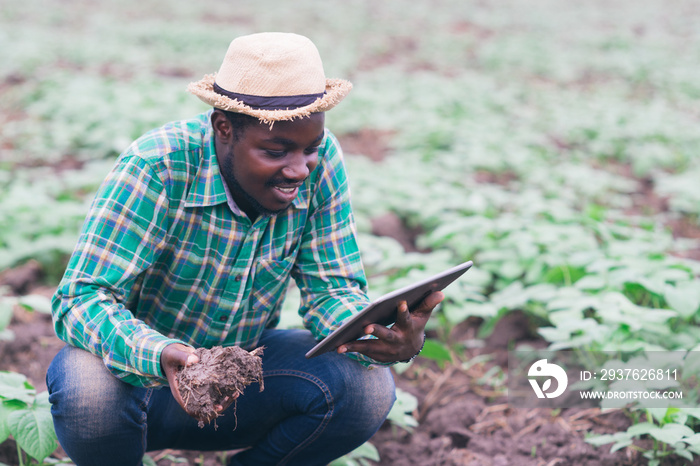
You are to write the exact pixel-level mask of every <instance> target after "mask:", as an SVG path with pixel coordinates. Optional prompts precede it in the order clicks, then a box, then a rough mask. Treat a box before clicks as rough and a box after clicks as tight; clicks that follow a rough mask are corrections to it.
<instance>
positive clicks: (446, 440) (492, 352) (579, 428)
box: [0, 131, 700, 466]
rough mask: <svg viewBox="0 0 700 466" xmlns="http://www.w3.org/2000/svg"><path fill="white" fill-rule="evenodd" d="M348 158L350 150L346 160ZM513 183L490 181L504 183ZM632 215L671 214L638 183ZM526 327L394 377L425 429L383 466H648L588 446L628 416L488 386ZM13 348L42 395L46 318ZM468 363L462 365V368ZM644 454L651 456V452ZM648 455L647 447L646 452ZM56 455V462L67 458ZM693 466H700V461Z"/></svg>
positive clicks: (393, 229)
mask: <svg viewBox="0 0 700 466" xmlns="http://www.w3.org/2000/svg"><path fill="white" fill-rule="evenodd" d="M387 140H388V135H387V134H385V133H374V132H371V131H363V132H359V133H356V134H352V135H346V136H345V137H344V138H343V141H341V142H342V144H344V146H345V147H346V151H347V152H348V153H353V147H354V148H357V149H358V152H359V148H360V147H363V148H364V150H363V152H364V153H368V151H369V153H370V155H371V157H372V159H373V160H375V161H380V160H381V159H382V158H384V157H385V156H386V155H387V153H388V152H389V148H388V146H387ZM348 149H349V150H348ZM508 181H509V180H507V179H505V180H484V182H505V183H507V182H508ZM639 183H640V189H639V192H638V193H637V194H636V197H635V203H634V205H635V209H640V210H641V209H642V208H644V209H647V210H649V209H651V210H652V211H653V212H654V213H656V212H659V211H666V210H667V205H666V202H665V200H664V199H660V198H658V196H656V195H655V194H654V192H653V189H651V187H650V186H649V184H648V182H646V181H645V180H639ZM372 226H373V230H374V233H375V234H377V235H381V236H390V237H393V238H396V239H397V240H398V241H399V242H400V243H401V244H402V245H403V246H404V248H405V249H406V250H408V251H411V250H412V251H415V250H416V249H415V242H414V240H415V237H416V234H417V233H418V232H416V231H411V230H409V229H407V228H405V226H404V225H403V224H402V223H401V220H400V219H398V218H397V217H395V216H394V215H392V214H387V215H386V216H384V217H381V218H377V219H373V222H372ZM667 227H668V228H669V229H671V231H673V233H674V235H675V236H679V237H686V238H700V228H699V227H697V226H696V225H694V224H691V223H690V222H688V221H684V220H682V219H681V220H674V221H669V223H668V225H667ZM699 254H700V249H695V250H689V251H685V252H683V253H682V254H679V255H683V256H686V257H689V258H694V259H697V258H698V257H700V255H699ZM2 285H4V286H7V287H9V288H10V289H11V290H12V291H13V292H14V293H15V294H18V295H20V294H28V293H40V294H44V295H46V296H51V294H52V293H53V284H48V285H47V284H42V271H41V269H40V267H39V265H38V263H36V262H29V263H27V264H24V265H22V266H19V267H17V268H14V269H11V270H6V271H3V272H1V273H0V286H2ZM524 318H525V317H524V316H523V315H522V314H519V313H517V312H516V313H513V314H511V315H509V316H506V318H504V319H502V320H501V321H500V322H499V324H498V325H497V327H496V329H495V330H494V332H493V333H492V335H491V337H489V338H488V339H487V340H486V341H485V342H484V346H483V347H481V348H478V349H477V350H470V352H469V354H465V355H464V356H465V357H466V358H467V359H469V358H473V357H476V356H479V355H489V362H488V363H486V364H475V365H473V366H471V367H469V368H466V369H465V368H464V367H462V366H461V365H459V364H452V365H447V366H446V367H444V368H438V367H437V366H436V365H435V363H433V362H431V361H427V360H424V359H421V358H418V359H417V360H416V362H415V363H414V365H413V366H412V367H411V368H410V369H409V370H407V371H406V372H404V373H402V374H395V378H396V383H397V386H398V387H400V388H401V389H403V390H405V391H407V392H409V393H412V394H413V395H415V396H416V397H417V399H418V401H419V404H418V408H417V410H416V412H415V413H414V415H415V416H416V418H417V419H418V420H419V425H418V427H416V428H415V429H413V430H412V431H411V432H408V431H405V430H403V429H401V428H397V427H396V426H392V425H390V424H388V423H387V424H385V426H383V427H382V428H381V429H380V431H379V432H377V434H376V435H375V436H374V437H373V438H372V439H371V442H372V443H373V444H374V445H375V446H376V447H377V449H378V450H379V452H380V455H381V458H382V460H381V464H382V465H397V466H403V465H406V466H408V465H421V466H426V465H485V466H488V465H494V466H496V465H511V464H518V465H523V466H529V465H533V466H554V465H637V464H647V462H646V460H645V459H644V458H643V457H642V456H641V454H640V453H639V452H638V451H637V450H635V449H631V448H626V449H622V450H619V451H617V452H615V453H609V447H602V448H594V447H593V446H591V445H589V444H587V443H586V442H585V441H584V438H585V436H586V435H587V434H589V433H612V432H617V431H620V430H625V429H626V428H627V426H628V425H629V420H628V418H627V417H626V415H625V414H624V413H623V412H622V411H613V412H606V413H602V412H601V411H600V410H598V409H585V410H583V409H578V410H577V409H564V410H560V411H558V410H555V411H552V410H543V409H518V408H513V407H510V406H509V405H508V404H507V402H506V401H507V400H506V399H505V398H504V396H503V394H502V392H500V391H498V390H495V389H494V387H491V386H489V385H488V384H485V383H483V382H482V381H481V379H482V377H483V376H484V375H485V374H486V373H487V371H488V370H489V369H491V368H492V367H493V366H500V367H502V368H503V370H505V368H506V367H507V350H506V349H507V348H508V347H509V345H512V344H514V343H517V342H519V341H529V342H530V343H531V344H532V343H533V342H532V339H533V338H534V337H533V335H532V333H531V332H530V331H529V327H530V326H529V324H528V322H526V321H523V319H524ZM480 324H481V322H480V321H479V320H478V319H474V320H468V321H467V322H464V323H463V324H462V325H459V326H457V327H456V328H455V329H454V330H453V332H452V334H451V335H449V340H450V341H451V342H460V341H464V340H465V339H474V338H475V335H476V333H477V332H478V328H479V325H480ZM10 329H11V330H12V331H13V332H14V335H15V339H14V340H13V341H9V342H8V341H2V342H0V370H11V371H17V372H21V373H23V374H25V375H27V377H28V378H29V380H30V382H31V383H32V384H33V385H34V386H35V387H36V388H37V390H38V391H43V390H45V389H46V385H45V380H44V379H45V374H46V369H47V367H48V365H49V363H50V362H51V360H52V359H53V357H54V355H55V354H56V353H57V352H58V351H59V350H60V348H62V347H63V343H62V342H61V341H60V340H58V338H57V337H56V336H55V334H54V332H53V329H52V326H51V319H50V317H49V316H47V315H43V314H37V313H30V312H27V311H25V310H23V309H20V308H18V309H16V311H15V314H14V318H13V320H12V323H11V325H10ZM462 359H464V358H462ZM640 446H642V447H644V446H645V445H644V444H641V445H640ZM647 448H648V446H647ZM62 455H63V452H62V451H61V450H60V449H59V450H58V451H57V452H56V453H55V456H56V457H59V458H60V457H62ZM151 456H152V457H153V458H154V459H155V460H156V462H157V464H158V465H159V466H169V465H175V464H180V463H177V462H176V461H177V460H179V459H186V460H187V461H188V462H189V464H194V465H200V466H217V465H222V464H225V463H224V461H225V458H226V457H227V452H223V453H220V454H215V453H199V452H184V451H173V450H165V451H161V452H155V453H153V454H152V455H151ZM0 463H6V464H8V465H15V464H18V460H17V454H16V448H15V445H14V444H13V442H12V441H8V442H5V443H3V444H2V445H0ZM662 464H663V465H665V466H670V465H676V464H678V465H680V464H687V462H685V460H680V459H678V458H673V457H671V458H668V459H667V460H666V461H665V462H664V463H662ZM694 464H700V462H698V461H696V462H695V463H694Z"/></svg>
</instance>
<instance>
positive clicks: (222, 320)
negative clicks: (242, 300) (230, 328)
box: [219, 314, 228, 322]
mask: <svg viewBox="0 0 700 466" xmlns="http://www.w3.org/2000/svg"><path fill="white" fill-rule="evenodd" d="M227 320H228V316H225V315H223V314H222V315H221V316H220V317H219V322H226V321H227Z"/></svg>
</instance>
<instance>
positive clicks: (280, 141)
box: [265, 130, 326, 147]
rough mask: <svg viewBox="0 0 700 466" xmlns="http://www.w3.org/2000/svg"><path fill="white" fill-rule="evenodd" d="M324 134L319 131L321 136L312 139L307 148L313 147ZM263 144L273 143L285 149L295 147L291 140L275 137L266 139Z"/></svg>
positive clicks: (324, 132)
mask: <svg viewBox="0 0 700 466" xmlns="http://www.w3.org/2000/svg"><path fill="white" fill-rule="evenodd" d="M325 134H326V131H325V130H323V131H321V134H319V135H318V136H317V137H316V139H314V140H313V141H311V144H309V146H313V145H314V144H316V143H317V142H319V141H320V140H322V139H323V137H324V136H325ZM265 142H271V143H273V144H279V145H281V146H285V147H289V146H296V142H294V141H292V140H291V139H288V138H280V137H275V138H270V139H266V140H265Z"/></svg>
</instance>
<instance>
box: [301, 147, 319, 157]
mask: <svg viewBox="0 0 700 466" xmlns="http://www.w3.org/2000/svg"><path fill="white" fill-rule="evenodd" d="M318 147H319V146H313V147H307V148H306V149H304V153H305V154H306V155H311V154H315V153H317V152H318Z"/></svg>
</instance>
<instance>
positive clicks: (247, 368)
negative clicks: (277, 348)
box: [177, 346, 264, 427]
mask: <svg viewBox="0 0 700 466" xmlns="http://www.w3.org/2000/svg"><path fill="white" fill-rule="evenodd" d="M262 352H263V348H262V347H261V348H256V349H254V350H253V351H251V352H248V351H246V350H244V349H243V348H240V347H238V346H229V347H226V348H224V347H221V346H215V347H214V348H211V349H206V348H199V349H197V350H196V351H195V354H196V355H197V357H199V362H198V363H197V364H193V365H191V366H188V367H185V368H184V369H182V370H181V371H180V372H178V374H177V382H178V388H179V391H180V395H181V396H182V399H183V401H184V402H185V406H186V408H187V413H188V414H189V415H190V416H192V417H194V418H195V419H197V420H198V421H199V427H204V425H205V424H208V423H210V422H211V421H213V420H215V419H216V418H217V417H219V416H220V413H219V412H218V411H216V409H215V408H214V407H215V406H217V405H220V406H223V407H224V408H226V407H227V406H229V405H230V404H231V402H232V401H234V400H235V399H236V398H238V396H239V395H241V394H242V393H243V390H244V389H245V387H247V386H248V385H250V384H251V383H253V382H258V383H259V384H260V391H263V389H264V385H263V373H262V359H261V358H260V355H262Z"/></svg>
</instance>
